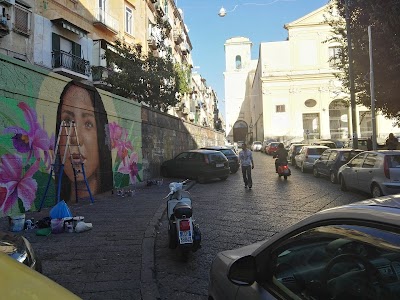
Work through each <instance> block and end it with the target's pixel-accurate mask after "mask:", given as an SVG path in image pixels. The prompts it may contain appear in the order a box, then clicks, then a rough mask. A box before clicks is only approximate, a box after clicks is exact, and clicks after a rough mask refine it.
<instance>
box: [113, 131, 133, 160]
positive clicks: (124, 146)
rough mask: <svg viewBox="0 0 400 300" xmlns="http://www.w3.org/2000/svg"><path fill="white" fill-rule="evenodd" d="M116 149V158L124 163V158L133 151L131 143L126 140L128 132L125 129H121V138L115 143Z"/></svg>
mask: <svg viewBox="0 0 400 300" xmlns="http://www.w3.org/2000/svg"><path fill="white" fill-rule="evenodd" d="M116 148H117V155H118V157H119V158H121V160H122V162H123V163H124V161H125V158H126V157H127V156H128V151H129V150H131V151H132V150H133V146H132V143H131V141H130V140H128V131H127V130H126V129H125V128H123V129H122V138H121V140H119V141H118V142H117V146H116Z"/></svg>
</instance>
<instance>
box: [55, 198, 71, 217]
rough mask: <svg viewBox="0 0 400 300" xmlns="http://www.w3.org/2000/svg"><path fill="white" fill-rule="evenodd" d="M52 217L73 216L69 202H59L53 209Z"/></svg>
mask: <svg viewBox="0 0 400 300" xmlns="http://www.w3.org/2000/svg"><path fill="white" fill-rule="evenodd" d="M50 217H51V218H52V219H62V218H68V217H72V214H71V211H70V210H69V208H68V206H67V203H65V201H64V200H62V201H60V202H58V203H57V204H56V205H55V206H54V207H53V208H52V209H51V210H50Z"/></svg>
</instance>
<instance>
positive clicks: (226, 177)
mask: <svg viewBox="0 0 400 300" xmlns="http://www.w3.org/2000/svg"><path fill="white" fill-rule="evenodd" d="M219 179H221V181H225V180H227V179H228V176H224V177H220V178H219Z"/></svg>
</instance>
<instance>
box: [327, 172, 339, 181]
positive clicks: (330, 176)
mask: <svg viewBox="0 0 400 300" xmlns="http://www.w3.org/2000/svg"><path fill="white" fill-rule="evenodd" d="M329 179H330V180H331V182H332V183H337V178H336V175H335V172H333V171H332V172H331V173H330V175H329Z"/></svg>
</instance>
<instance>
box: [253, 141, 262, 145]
mask: <svg viewBox="0 0 400 300" xmlns="http://www.w3.org/2000/svg"><path fill="white" fill-rule="evenodd" d="M253 144H254V145H261V142H254V143H253Z"/></svg>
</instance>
